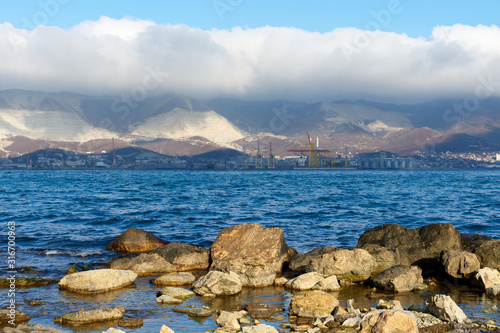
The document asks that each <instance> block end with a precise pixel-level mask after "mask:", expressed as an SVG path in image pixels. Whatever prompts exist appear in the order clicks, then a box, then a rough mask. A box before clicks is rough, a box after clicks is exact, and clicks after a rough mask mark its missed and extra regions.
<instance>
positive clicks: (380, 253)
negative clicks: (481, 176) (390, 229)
mask: <svg viewBox="0 0 500 333" xmlns="http://www.w3.org/2000/svg"><path fill="white" fill-rule="evenodd" d="M361 248H362V249H363V250H366V251H368V253H370V254H371V255H372V256H373V258H374V259H375V261H376V262H377V266H378V267H377V269H376V270H375V273H379V272H382V271H384V270H386V269H387V268H391V267H392V266H395V265H397V264H398V260H397V255H396V252H395V251H394V250H389V249H388V248H385V247H383V246H381V245H378V244H365V245H363V246H362V247H361Z"/></svg>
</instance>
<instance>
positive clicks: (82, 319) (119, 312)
mask: <svg viewBox="0 0 500 333" xmlns="http://www.w3.org/2000/svg"><path fill="white" fill-rule="evenodd" d="M124 315H125V308H124V307H123V306H118V307H116V308H107V309H98V310H90V311H78V312H73V313H70V314H67V315H64V316H61V317H56V318H54V322H56V323H60V324H69V325H74V326H78V325H83V324H90V323H96V322H102V321H107V320H115V319H121V318H123V316H124Z"/></svg>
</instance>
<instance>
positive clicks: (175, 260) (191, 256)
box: [151, 242, 210, 272]
mask: <svg viewBox="0 0 500 333" xmlns="http://www.w3.org/2000/svg"><path fill="white" fill-rule="evenodd" d="M151 253H153V254H154V253H156V254H158V255H160V256H161V257H163V259H165V260H166V261H167V262H169V263H170V264H172V265H173V266H174V267H175V271H176V272H184V271H192V270H197V269H207V268H208V266H209V262H210V251H209V250H205V249H200V248H198V247H196V246H194V245H189V244H184V243H177V242H172V243H169V244H167V245H165V246H162V247H160V248H158V249H156V250H154V251H153V252H151Z"/></svg>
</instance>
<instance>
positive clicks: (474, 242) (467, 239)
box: [460, 234, 491, 252]
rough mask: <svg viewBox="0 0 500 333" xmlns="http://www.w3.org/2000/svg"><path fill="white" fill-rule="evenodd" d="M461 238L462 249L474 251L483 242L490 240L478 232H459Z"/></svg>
mask: <svg viewBox="0 0 500 333" xmlns="http://www.w3.org/2000/svg"><path fill="white" fill-rule="evenodd" d="M460 238H461V239H462V250H464V251H467V252H474V251H475V250H476V249H477V248H478V247H479V246H481V245H482V244H483V243H485V242H488V241H490V240H491V238H490V237H488V236H484V235H480V234H460Z"/></svg>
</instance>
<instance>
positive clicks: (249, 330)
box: [242, 324, 278, 333]
mask: <svg viewBox="0 0 500 333" xmlns="http://www.w3.org/2000/svg"><path fill="white" fill-rule="evenodd" d="M242 332H244V333H278V330H277V329H276V328H274V327H272V326H269V325H265V324H258V325H256V326H245V327H243V328H242Z"/></svg>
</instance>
